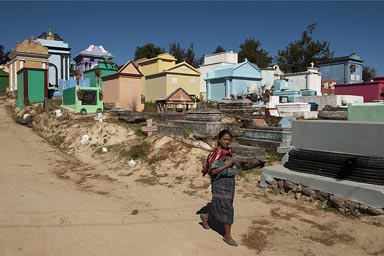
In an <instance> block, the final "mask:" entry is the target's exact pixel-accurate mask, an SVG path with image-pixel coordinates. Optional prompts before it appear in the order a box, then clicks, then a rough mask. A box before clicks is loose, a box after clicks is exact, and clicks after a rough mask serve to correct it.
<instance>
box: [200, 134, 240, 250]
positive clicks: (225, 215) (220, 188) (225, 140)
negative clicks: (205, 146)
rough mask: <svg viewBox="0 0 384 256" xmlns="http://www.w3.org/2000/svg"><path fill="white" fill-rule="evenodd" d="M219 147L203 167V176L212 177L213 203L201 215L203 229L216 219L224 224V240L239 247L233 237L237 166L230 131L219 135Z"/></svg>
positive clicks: (209, 156) (210, 154) (211, 153)
mask: <svg viewBox="0 0 384 256" xmlns="http://www.w3.org/2000/svg"><path fill="white" fill-rule="evenodd" d="M218 137H219V138H218V141H217V147H216V148H215V149H214V150H213V151H212V152H210V153H209V155H208V157H207V161H206V163H205V165H204V167H203V170H202V174H203V176H205V175H206V174H208V175H209V176H210V177H211V191H212V202H211V207H210V208H211V209H210V212H209V213H207V214H201V215H200V218H201V220H202V222H203V227H204V228H205V229H208V228H209V226H208V219H209V218H211V217H214V218H215V219H217V220H219V221H220V222H222V223H223V224H224V229H225V235H224V237H223V240H224V241H225V242H226V243H227V244H229V245H231V246H238V245H237V243H236V241H235V240H234V239H233V238H232V235H231V226H232V224H233V216H234V209H233V198H234V195H235V175H236V173H237V167H236V165H235V158H234V150H233V149H232V148H231V147H229V145H230V144H231V141H232V134H231V132H230V131H228V130H222V131H221V132H220V133H219V136H218Z"/></svg>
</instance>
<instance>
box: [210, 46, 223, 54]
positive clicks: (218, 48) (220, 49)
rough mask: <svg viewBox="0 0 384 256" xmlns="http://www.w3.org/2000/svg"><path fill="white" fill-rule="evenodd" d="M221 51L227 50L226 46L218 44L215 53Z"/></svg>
mask: <svg viewBox="0 0 384 256" xmlns="http://www.w3.org/2000/svg"><path fill="white" fill-rule="evenodd" d="M221 52H225V50H224V48H223V47H222V46H221V45H218V46H217V47H216V50H215V51H214V52H213V54H215V53H221Z"/></svg>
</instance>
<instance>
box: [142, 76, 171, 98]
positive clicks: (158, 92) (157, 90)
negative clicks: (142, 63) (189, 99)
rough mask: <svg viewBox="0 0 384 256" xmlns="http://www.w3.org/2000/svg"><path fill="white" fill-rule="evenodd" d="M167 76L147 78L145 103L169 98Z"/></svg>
mask: <svg viewBox="0 0 384 256" xmlns="http://www.w3.org/2000/svg"><path fill="white" fill-rule="evenodd" d="M166 88H167V76H166V74H165V73H164V74H162V75H161V76H158V77H154V78H150V79H148V78H145V94H144V96H145V101H146V102H156V100H159V99H161V98H164V99H165V98H166V97H167V89H166Z"/></svg>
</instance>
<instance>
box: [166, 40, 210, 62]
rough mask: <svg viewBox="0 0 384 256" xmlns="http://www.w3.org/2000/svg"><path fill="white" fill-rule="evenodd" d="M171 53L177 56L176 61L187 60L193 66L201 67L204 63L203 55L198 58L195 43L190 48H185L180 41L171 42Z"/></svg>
mask: <svg viewBox="0 0 384 256" xmlns="http://www.w3.org/2000/svg"><path fill="white" fill-rule="evenodd" d="M169 53H170V54H172V55H173V56H174V57H175V58H176V63H180V62H183V61H185V62H186V63H188V64H189V65H191V66H193V67H195V68H196V67H199V66H200V65H201V64H202V63H203V57H201V58H199V59H196V58H195V51H194V50H193V44H191V45H190V46H189V48H188V49H183V48H182V47H181V46H180V44H179V43H176V42H173V43H171V44H169Z"/></svg>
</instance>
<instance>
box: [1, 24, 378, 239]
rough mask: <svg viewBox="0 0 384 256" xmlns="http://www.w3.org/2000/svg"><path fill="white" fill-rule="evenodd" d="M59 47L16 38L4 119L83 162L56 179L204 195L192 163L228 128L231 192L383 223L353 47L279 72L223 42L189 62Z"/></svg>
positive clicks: (372, 95) (43, 39)
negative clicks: (220, 49)
mask: <svg viewBox="0 0 384 256" xmlns="http://www.w3.org/2000/svg"><path fill="white" fill-rule="evenodd" d="M60 47H61V48H62V50H63V52H62V51H59V52H57V50H58V48H60ZM31 49H32V50H31ZM36 49H37V50H36ZM68 49H70V48H69V45H68V44H65V43H64V42H63V40H62V39H61V38H60V37H59V36H58V35H57V34H52V32H51V30H49V31H48V33H43V34H42V35H41V36H39V37H38V40H37V41H34V40H33V38H31V39H30V40H29V41H28V40H26V41H24V42H23V43H22V44H18V45H17V47H16V50H15V51H13V52H12V54H11V57H12V59H11V61H10V72H9V75H8V77H7V78H8V81H9V87H8V90H9V92H10V93H13V94H14V95H13V97H9V99H8V103H7V104H9V105H12V104H13V113H14V114H15V116H16V120H18V122H19V123H21V124H24V125H26V126H28V127H31V128H33V129H34V131H36V132H37V133H38V134H39V135H40V136H41V137H43V138H44V139H45V140H46V141H47V142H49V143H50V144H52V145H54V146H55V147H56V148H58V149H60V150H61V151H63V152H65V154H67V155H68V156H69V157H71V158H73V159H76V160H78V161H79V162H81V163H82V164H84V165H89V166H92V167H88V169H87V168H85V169H84V170H85V171H84V170H82V171H78V170H77V169H76V168H74V170H75V171H71V170H66V171H63V172H60V173H59V174H57V176H58V177H59V178H60V179H68V180H71V181H74V182H75V183H76V184H77V185H78V186H81V187H82V188H84V190H86V191H98V190H96V189H95V190H93V186H95V187H97V186H98V185H99V184H98V182H100V180H101V179H104V180H108V181H111V184H110V185H109V186H110V188H111V190H110V191H113V190H114V189H115V186H117V185H116V184H123V185H125V186H126V188H127V189H131V190H130V192H132V194H131V195H132V196H140V195H137V194H136V192H137V191H136V190H135V189H137V187H136V186H137V184H140V185H143V186H144V187H145V186H151V187H150V189H158V188H157V187H155V186H161V187H162V188H161V189H169V190H172V191H173V192H174V193H176V192H175V191H177V192H178V193H179V194H182V195H183V196H185V195H188V196H189V197H190V198H191V199H193V200H194V199H195V198H196V197H199V198H204V196H206V195H207V191H209V189H210V188H209V180H208V179H203V177H201V175H200V172H199V171H200V168H201V165H202V164H203V163H204V162H205V159H206V155H207V153H208V152H209V151H210V150H212V149H213V148H214V147H215V146H216V144H217V135H218V133H219V132H220V131H221V130H222V129H228V130H230V131H231V132H232V134H233V140H232V144H231V146H232V147H233V148H234V150H235V152H236V165H237V166H238V167H239V175H238V176H239V178H238V180H236V182H238V181H239V183H240V184H241V185H242V187H241V188H240V189H239V194H241V195H242V196H243V197H242V198H241V199H239V202H241V203H245V202H246V203H247V204H248V203H250V202H253V200H263V199H264V198H267V199H266V200H267V201H268V200H270V197H271V198H272V197H273V198H274V199H273V200H277V201H278V202H279V203H278V207H282V209H288V208H284V207H286V205H285V203H286V202H285V201H289V200H293V202H298V203H303V204H307V205H311V207H312V206H315V207H318V208H315V211H318V209H319V208H321V209H333V210H336V211H337V212H338V213H340V214H342V215H348V216H354V217H359V218H360V217H361V218H364V217H366V216H368V217H375V218H372V219H369V221H368V222H369V223H371V224H372V223H379V224H378V225H384V222H382V219H381V218H382V216H384V194H383V187H384V182H383V181H384V154H383V152H384V145H383V143H381V140H380V135H381V134H382V131H383V129H384V116H383V113H384V111H383V108H384V103H383V102H382V101H381V100H380V97H381V96H380V95H381V94H382V89H383V88H382V87H383V84H382V82H383V81H382V80H383V79H382V78H375V79H374V80H373V81H372V82H369V83H363V82H362V81H361V72H362V60H361V58H360V57H359V56H357V55H356V54H352V55H351V56H346V57H342V58H335V59H334V60H333V62H332V61H328V62H322V63H316V64H315V63H311V64H310V67H307V69H306V70H303V71H301V72H296V73H284V72H283V71H282V70H280V68H279V67H278V66H277V65H273V66H271V67H268V68H259V67H258V66H257V65H256V64H255V63H251V62H249V61H248V60H247V59H246V60H245V61H243V62H241V63H238V61H237V57H238V56H237V53H235V52H233V51H230V52H224V53H218V54H211V55H207V56H205V59H204V64H203V65H202V66H201V67H200V68H194V67H192V66H191V65H189V64H188V63H186V62H180V63H177V60H176V58H175V57H174V56H173V55H171V54H169V53H161V54H159V55H157V56H156V57H154V58H149V59H139V60H137V61H132V60H129V61H127V62H126V63H125V64H123V65H121V66H118V65H117V64H116V63H114V62H113V57H114V56H113V55H112V53H111V52H109V51H107V50H106V49H105V48H104V47H103V46H97V45H93V44H92V45H90V46H89V47H88V48H86V49H85V50H83V51H81V52H80V53H78V54H76V55H75V57H74V58H73V61H72V62H70V60H69V56H70V55H69V54H68V52H67V50H68ZM68 51H69V50H68ZM57 54H61V55H62V56H61V57H59V58H60V59H61V60H62V61H60V62H59V63H58V62H57V58H58V57H53V58H52V56H55V55H57ZM30 55H33V56H34V57H35V58H33V59H30V60H28V58H27V60H28V61H30V62H28V61H27V60H26V61H24V62H23V61H20V56H23V57H25V56H26V57H28V56H30ZM37 60H38V61H37ZM315 66H316V67H315ZM332 66H337V67H338V68H337V69H336V70H335V69H332ZM351 66H353V68H351ZM340 67H346V68H345V69H344V68H343V69H340ZM340 73H343V74H345V76H342V77H341V76H340ZM0 74H2V73H0ZM14 74H17V76H14ZM342 79H344V80H342ZM0 81H1V80H0ZM324 81H336V82H337V83H336V85H335V88H334V90H333V91H334V92H335V94H334V95H325V94H322V93H323V92H324V90H323V89H324V88H325V87H324ZM351 82H353V83H355V84H354V85H353V86H354V87H353V89H354V90H356V93H354V94H349V93H348V92H349V91H350V89H351V88H352V85H351V84H350V83H351ZM340 83H343V84H340ZM339 84H340V87H338V85H339ZM51 86H54V87H55V93H54V94H53V95H52V97H48V92H49V89H50V88H51ZM343 88H346V89H343ZM366 88H367V90H365V89H366ZM338 90H340V92H341V93H337V92H338ZM362 91H364V93H359V92H362ZM327 92H328V91H327ZM115 181H117V182H115ZM128 184H129V185H128ZM132 184H135V185H133V186H132ZM128 187H129V188H128ZM132 187H134V189H132ZM146 188H147V189H148V187H146ZM140 191H141V192H143V191H142V190H140ZM96 193H98V192H96ZM99 193H100V194H103V191H101V192H100V191H99ZM108 193H109V192H108ZM108 193H106V194H108ZM113 193H114V192H111V194H113ZM144 193H145V192H144ZM191 196H193V197H191ZM250 198H251V199H250ZM276 198H278V199H276ZM240 200H241V201H240ZM290 202H291V204H293V205H294V204H295V203H292V201H290ZM268 203H269V202H268ZM295 207H296V208H295V210H297V211H298V212H299V211H300V210H301V208H300V207H298V206H295ZM276 209H277V208H276ZM314 215H316V214H314ZM376 217H378V218H376ZM323 235H324V237H326V236H327V234H323Z"/></svg>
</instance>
